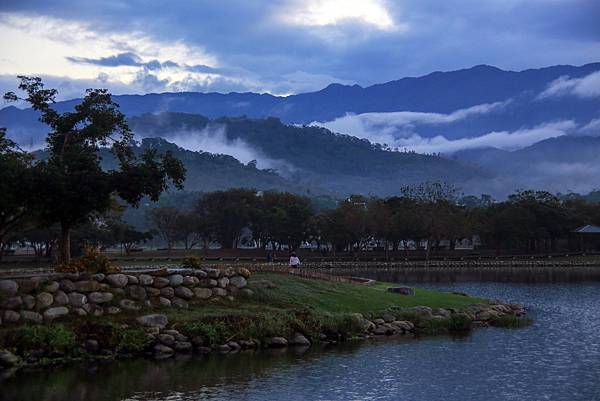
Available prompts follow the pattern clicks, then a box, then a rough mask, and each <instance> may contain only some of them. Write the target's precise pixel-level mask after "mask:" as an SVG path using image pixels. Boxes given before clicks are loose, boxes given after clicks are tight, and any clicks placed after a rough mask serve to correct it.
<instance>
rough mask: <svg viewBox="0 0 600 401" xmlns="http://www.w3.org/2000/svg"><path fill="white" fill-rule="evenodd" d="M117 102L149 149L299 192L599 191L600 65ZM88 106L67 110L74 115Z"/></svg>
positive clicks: (33, 132) (68, 104) (60, 105)
mask: <svg viewBox="0 0 600 401" xmlns="http://www.w3.org/2000/svg"><path fill="white" fill-rule="evenodd" d="M114 99H115V101H116V102H117V103H119V104H120V106H121V110H122V111H123V112H124V113H125V114H126V115H127V116H128V120H129V122H130V125H131V127H132V128H133V129H134V131H135V133H136V135H137V136H138V137H139V138H150V137H160V138H163V139H166V140H167V141H169V142H172V143H175V144H177V145H179V146H180V147H182V148H185V149H187V150H188V151H190V152H192V153H194V154H201V155H203V156H202V157H205V158H206V157H207V156H208V155H207V154H206V152H209V153H225V154H228V155H231V156H233V157H235V158H236V159H237V160H238V161H239V162H240V163H239V164H240V165H241V166H244V167H245V168H254V169H256V170H257V171H263V172H265V174H269V177H270V178H269V179H267V177H266V176H265V177H264V178H265V180H266V181H265V183H268V182H270V183H271V184H269V185H274V186H276V187H281V188H284V187H285V188H288V189H289V188H294V190H296V191H306V190H308V189H312V190H314V191H319V192H330V193H335V194H347V193H351V192H360V193H372V194H378V195H388V194H393V193H397V192H398V189H399V188H400V186H402V185H406V184H413V183H417V182H420V181H427V180H429V181H434V180H444V181H448V182H453V183H456V184H457V185H458V186H460V187H461V188H462V190H463V191H465V192H468V193H480V192H484V191H485V192H489V193H492V194H494V195H496V196H503V195H505V194H506V193H508V192H510V191H513V190H514V189H516V188H522V187H544V188H548V189H551V190H554V191H566V190H569V189H573V190H579V191H588V190H592V189H594V188H598V187H600V177H599V176H598V174H597V172H598V167H599V165H600V161H599V159H600V156H598V155H599V154H600V153H599V151H600V145H599V143H598V142H599V141H600V139H599V138H598V137H599V136H600V63H592V64H587V65H583V66H562V65H561V66H552V67H546V68H540V69H530V70H525V71H520V72H514V71H504V70H501V69H499V68H495V67H492V66H486V65H480V66H475V67H472V68H468V69H463V70H458V71H450V72H434V73H431V74H428V75H425V76H421V77H408V78H402V79H399V80H396V81H391V82H387V83H383V84H378V85H373V86H369V87H365V88H363V87H360V86H358V85H340V84H331V85H329V86H327V87H326V88H324V89H322V90H320V91H317V92H311V93H303V94H298V95H291V96H274V95H270V94H257V93H228V94H220V93H189V92H187V93H160V94H147V95H118V96H114ZM77 101H78V100H77V99H74V100H69V101H64V102H57V103H56V104H55V107H56V109H58V110H60V111H66V110H69V109H71V108H72V107H73V105H74V104H76V102H77ZM37 118H38V115H37V113H36V112H35V111H33V110H31V109H19V108H16V107H13V106H9V107H6V108H4V109H1V110H0V126H5V127H7V128H8V134H9V137H12V138H14V139H16V140H17V142H19V143H20V144H21V145H22V146H25V147H28V146H31V147H36V146H40V144H41V143H42V140H43V138H44V137H45V133H46V128H45V127H44V126H43V125H42V124H41V123H39V122H38V121H37ZM197 151H203V152H200V153H198V152H197ZM415 152H416V153H415ZM190 157H191V156H190ZM193 157H197V156H193ZM204 167H205V166H204ZM238 167H239V166H238ZM198 168H200V167H198ZM230 174H232V175H230V176H228V177H230V178H231V179H225V181H223V182H222V183H219V184H215V183H216V181H215V180H217V178H216V177H217V176H218V175H213V176H212V177H213V178H214V180H213V181H211V182H212V184H210V185H209V184H208V182H209V181H210V180H209V177H206V181H202V180H200V179H197V180H196V181H194V183H192V181H190V183H189V184H188V185H190V188H192V189H193V190H202V189H203V186H206V188H209V187H210V188H213V187H214V188H216V187H223V186H228V185H229V186H233V185H234V184H237V181H236V179H233V174H234V173H233V170H232V171H230ZM235 174H238V173H237V172H236V173H235ZM239 174H241V173H239ZM193 176H194V177H200V176H202V175H201V174H200V175H196V174H194V175H193ZM275 176H276V177H278V178H275ZM261 180H262V178H261ZM269 180H270V181H269ZM278 180H280V181H278ZM217 181H218V180H217ZM228 181H229V182H228ZM242 182H248V181H244V180H242ZM255 183H256V182H255ZM259 186H265V187H266V186H268V185H263V184H261V185H259Z"/></svg>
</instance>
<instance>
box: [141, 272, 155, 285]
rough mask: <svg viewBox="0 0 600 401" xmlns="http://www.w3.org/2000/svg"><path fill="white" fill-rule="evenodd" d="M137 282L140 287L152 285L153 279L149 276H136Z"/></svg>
mask: <svg viewBox="0 0 600 401" xmlns="http://www.w3.org/2000/svg"><path fill="white" fill-rule="evenodd" d="M138 281H139V284H140V285H152V283H153V282H154V277H152V276H151V275H149V274H140V275H139V276H138Z"/></svg>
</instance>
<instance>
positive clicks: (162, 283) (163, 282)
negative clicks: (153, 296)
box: [153, 277, 169, 288]
mask: <svg viewBox="0 0 600 401" xmlns="http://www.w3.org/2000/svg"><path fill="white" fill-rule="evenodd" d="M153 285H154V287H156V288H164V287H166V286H168V285H169V279H167V278H164V277H155V278H154V283H153Z"/></svg>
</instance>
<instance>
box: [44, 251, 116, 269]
mask: <svg viewBox="0 0 600 401" xmlns="http://www.w3.org/2000/svg"><path fill="white" fill-rule="evenodd" d="M55 270H56V271H57V272H60V273H78V272H88V273H92V274H95V273H118V272H119V271H121V269H119V268H118V267H117V266H114V265H112V264H111V263H110V261H109V260H108V258H107V257H106V256H104V255H103V254H101V253H100V252H99V251H98V250H97V249H96V248H94V247H92V246H85V247H84V248H83V256H81V257H80V258H76V259H73V260H71V261H70V262H69V263H63V264H61V265H59V266H57V267H56V268H55Z"/></svg>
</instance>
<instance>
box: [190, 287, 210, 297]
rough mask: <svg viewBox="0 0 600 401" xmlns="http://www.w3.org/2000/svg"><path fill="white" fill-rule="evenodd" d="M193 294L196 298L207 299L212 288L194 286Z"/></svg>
mask: <svg viewBox="0 0 600 401" xmlns="http://www.w3.org/2000/svg"><path fill="white" fill-rule="evenodd" d="M194 295H195V296H196V298H200V299H208V298H210V297H211V296H212V290H211V289H210V288H194Z"/></svg>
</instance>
